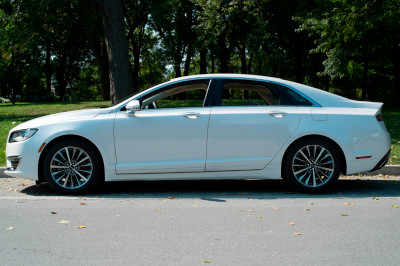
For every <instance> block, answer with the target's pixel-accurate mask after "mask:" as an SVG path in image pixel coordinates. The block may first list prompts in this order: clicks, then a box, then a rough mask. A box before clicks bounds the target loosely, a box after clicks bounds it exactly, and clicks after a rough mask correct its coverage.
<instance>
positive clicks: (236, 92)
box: [222, 81, 279, 106]
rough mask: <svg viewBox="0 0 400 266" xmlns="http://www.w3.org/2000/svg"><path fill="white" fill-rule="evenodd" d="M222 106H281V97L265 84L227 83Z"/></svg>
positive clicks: (223, 92)
mask: <svg viewBox="0 0 400 266" xmlns="http://www.w3.org/2000/svg"><path fill="white" fill-rule="evenodd" d="M222 105H224V106H254V105H279V97H278V96H277V95H276V94H275V93H274V92H272V91H271V90H270V89H269V88H267V87H266V86H264V85H263V84H256V83H255V84H253V83H244V82H235V81H227V82H226V83H225V84H224V87H223V91H222Z"/></svg>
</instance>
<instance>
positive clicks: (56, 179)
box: [5, 74, 391, 194]
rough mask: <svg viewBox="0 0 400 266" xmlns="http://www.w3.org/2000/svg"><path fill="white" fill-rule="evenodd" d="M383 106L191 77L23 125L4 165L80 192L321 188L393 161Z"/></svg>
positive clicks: (303, 90)
mask: <svg viewBox="0 0 400 266" xmlns="http://www.w3.org/2000/svg"><path fill="white" fill-rule="evenodd" d="M382 105H383V104H382V103H373V102H361V101H354V100H349V99H347V98H344V97H341V96H337V95H334V94H331V93H328V92H326V91H322V90H319V89H315V88H312V87H308V86H305V85H301V84H298V83H294V82H290V81H286V80H282V79H278V78H270V77H264V76H253V75H236V74H215V75H214V74H213V75H197V76H189V77H183V78H178V79H173V80H171V81H169V82H166V83H163V84H160V85H157V86H155V87H152V88H150V89H147V90H145V91H142V92H140V93H138V94H136V95H134V96H132V97H130V98H128V99H126V100H124V101H122V102H120V103H118V104H116V105H114V106H111V107H109V108H106V109H91V110H81V111H73V112H66V113H60V114H54V115H49V116H45V117H41V118H37V119H33V120H30V121H28V122H25V123H23V124H20V125H18V126H17V127H15V128H13V129H12V130H11V131H10V134H9V136H8V142H7V148H6V157H7V170H6V172H5V173H6V174H7V175H10V176H14V177H21V178H27V179H33V180H37V181H39V182H42V181H47V182H48V184H49V185H50V186H51V187H53V188H54V189H55V190H57V191H59V192H62V193H72V194H73V193H75V194H77V193H86V192H88V191H91V190H92V189H94V188H96V187H97V186H98V185H99V184H100V183H102V182H103V181H122V180H167V179H168V180H178V179H186V180H188V179H280V178H283V179H284V180H286V181H287V182H288V183H289V184H290V185H291V186H293V187H294V188H296V189H299V190H302V191H306V192H319V191H321V190H324V189H326V188H328V187H330V186H331V185H332V184H334V183H335V181H336V180H337V179H338V177H339V174H340V173H343V174H354V173H359V172H367V171H373V170H376V169H379V168H381V167H382V166H383V165H385V163H386V162H387V160H388V157H389V154H390V145H391V141H390V135H389V133H388V131H387V130H386V127H385V124H384V122H383V121H382V115H381V108H382Z"/></svg>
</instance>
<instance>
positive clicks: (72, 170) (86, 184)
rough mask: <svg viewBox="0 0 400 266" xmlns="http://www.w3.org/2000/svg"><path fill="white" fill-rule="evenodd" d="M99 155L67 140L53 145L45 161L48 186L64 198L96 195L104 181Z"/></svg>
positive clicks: (93, 150) (84, 146)
mask: <svg viewBox="0 0 400 266" xmlns="http://www.w3.org/2000/svg"><path fill="white" fill-rule="evenodd" d="M99 156H100V155H99V154H98V152H97V151H96V150H95V149H94V148H93V147H92V146H91V145H89V144H88V143H86V142H84V141H81V140H78V139H66V140H63V141H61V142H58V143H56V144H55V145H53V146H52V147H51V148H50V149H49V150H48V151H47V152H46V155H45V157H44V161H43V173H44V177H45V179H46V181H47V183H48V184H49V185H50V186H51V187H52V188H53V189H55V190H56V191H58V192H61V193H63V194H82V193H88V192H91V191H93V190H94V189H95V188H96V187H98V186H99V185H100V184H101V183H102V182H103V180H104V174H103V164H102V161H101V159H100V158H99Z"/></svg>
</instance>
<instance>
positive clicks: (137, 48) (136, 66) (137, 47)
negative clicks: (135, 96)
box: [131, 25, 145, 92]
mask: <svg viewBox="0 0 400 266" xmlns="http://www.w3.org/2000/svg"><path fill="white" fill-rule="evenodd" d="M144 28H145V26H144V25H143V26H140V31H139V36H138V41H137V42H135V40H134V39H133V38H132V39H131V40H132V47H133V48H132V51H133V73H132V86H133V92H138V91H139V71H140V52H141V50H142V40H143V34H144V30H145V29H144Z"/></svg>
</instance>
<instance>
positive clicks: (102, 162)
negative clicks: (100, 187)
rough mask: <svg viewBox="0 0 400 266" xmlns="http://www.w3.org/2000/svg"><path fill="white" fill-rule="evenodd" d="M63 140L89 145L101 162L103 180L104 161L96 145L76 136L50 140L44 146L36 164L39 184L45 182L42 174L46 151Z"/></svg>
mask: <svg viewBox="0 0 400 266" xmlns="http://www.w3.org/2000/svg"><path fill="white" fill-rule="evenodd" d="M64 140H80V141H83V142H85V143H86V144H88V145H90V146H91V147H92V148H93V149H94V150H95V151H96V153H97V156H98V158H99V159H100V161H101V164H102V165H103V167H102V168H101V171H102V175H103V179H104V160H103V156H102V155H101V153H100V151H99V149H98V148H97V146H96V145H94V144H93V142H91V141H90V140H88V139H87V138H84V137H82V136H78V135H64V136H60V137H57V138H55V139H53V140H51V141H50V142H49V143H47V144H46V146H45V147H44V149H43V150H42V152H41V153H40V158H39V164H38V177H39V182H45V181H46V180H45V178H44V173H43V163H44V158H45V157H46V153H47V151H48V150H49V149H50V148H51V147H53V146H54V145H55V144H57V143H59V142H61V141H64Z"/></svg>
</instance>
